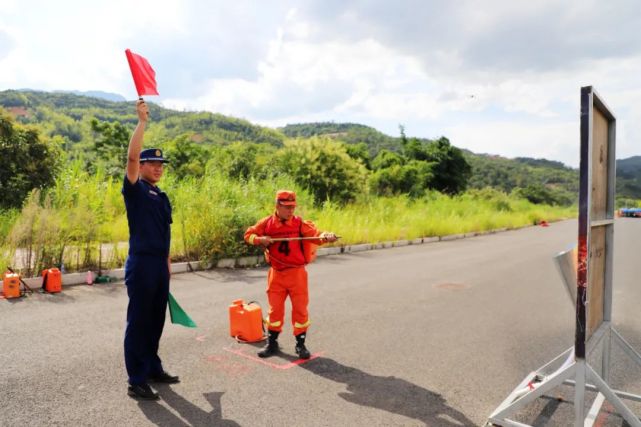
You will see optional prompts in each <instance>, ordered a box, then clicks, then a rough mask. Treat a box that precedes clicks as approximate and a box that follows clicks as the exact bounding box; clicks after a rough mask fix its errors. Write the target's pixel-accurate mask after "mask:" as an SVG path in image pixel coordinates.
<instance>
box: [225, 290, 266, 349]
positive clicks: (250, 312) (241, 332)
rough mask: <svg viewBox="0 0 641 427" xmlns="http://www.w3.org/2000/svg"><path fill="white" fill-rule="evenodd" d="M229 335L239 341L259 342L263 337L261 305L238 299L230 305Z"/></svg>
mask: <svg viewBox="0 0 641 427" xmlns="http://www.w3.org/2000/svg"><path fill="white" fill-rule="evenodd" d="M229 335H231V336H232V337H234V338H236V339H237V340H239V341H245V342H257V341H261V340H262V339H263V315H262V311H261V309H260V305H258V304H257V303H255V302H250V303H249V304H245V301H243V300H242V299H237V300H235V301H234V302H232V304H231V305H230V306H229Z"/></svg>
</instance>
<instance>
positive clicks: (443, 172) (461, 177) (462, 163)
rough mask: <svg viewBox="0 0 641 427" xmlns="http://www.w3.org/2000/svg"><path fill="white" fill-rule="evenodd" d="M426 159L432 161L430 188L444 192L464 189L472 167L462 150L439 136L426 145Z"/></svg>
mask: <svg viewBox="0 0 641 427" xmlns="http://www.w3.org/2000/svg"><path fill="white" fill-rule="evenodd" d="M426 154H427V160H428V161H430V162H433V163H434V165H433V167H432V170H433V172H434V178H433V179H432V183H431V186H432V188H434V189H436V190H438V191H440V192H441V193H446V194H458V193H460V192H462V191H465V189H466V188H467V181H468V180H469V178H470V176H471V175H472V167H471V166H470V165H469V163H468V162H467V160H465V157H464V155H463V152H462V151H461V150H460V149H458V148H456V147H454V146H453V145H451V144H450V141H449V140H448V139H447V138H445V137H441V138H439V139H437V140H436V141H433V142H431V143H430V144H428V145H427V149H426Z"/></svg>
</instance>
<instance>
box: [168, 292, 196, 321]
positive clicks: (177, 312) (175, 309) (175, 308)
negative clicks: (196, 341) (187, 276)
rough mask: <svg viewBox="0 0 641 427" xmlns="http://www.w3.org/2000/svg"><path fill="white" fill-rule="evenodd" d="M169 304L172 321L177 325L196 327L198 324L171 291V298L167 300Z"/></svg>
mask: <svg viewBox="0 0 641 427" xmlns="http://www.w3.org/2000/svg"><path fill="white" fill-rule="evenodd" d="M167 304H168V305H169V316H170V317H171V323H173V324H175V325H183V326H187V327H188V328H195V327H196V324H195V323H194V321H193V320H191V317H189V316H188V315H187V313H185V311H184V310H183V309H182V308H181V307H180V306H179V305H178V302H176V300H175V299H174V297H173V295H172V294H171V293H169V300H168V301H167Z"/></svg>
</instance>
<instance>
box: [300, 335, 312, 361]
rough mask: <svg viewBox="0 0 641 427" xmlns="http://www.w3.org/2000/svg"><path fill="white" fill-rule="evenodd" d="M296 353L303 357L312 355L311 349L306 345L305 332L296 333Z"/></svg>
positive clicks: (307, 357)
mask: <svg viewBox="0 0 641 427" xmlns="http://www.w3.org/2000/svg"><path fill="white" fill-rule="evenodd" d="M296 354H297V355H298V357H300V358H301V359H309V358H310V357H311V354H310V353H309V350H307V347H305V332H303V333H302V334H298V335H296Z"/></svg>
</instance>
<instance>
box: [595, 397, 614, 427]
mask: <svg viewBox="0 0 641 427" xmlns="http://www.w3.org/2000/svg"><path fill="white" fill-rule="evenodd" d="M601 409H602V410H601V411H599V416H598V417H596V420H594V427H603V423H605V422H606V421H607V419H608V418H609V417H610V414H611V413H612V411H614V407H613V406H612V405H610V403H609V402H608V401H607V400H606V401H604V402H603V406H601Z"/></svg>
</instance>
